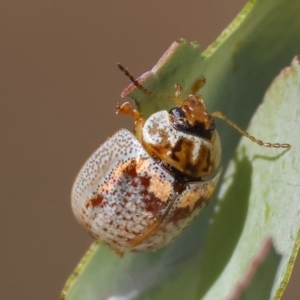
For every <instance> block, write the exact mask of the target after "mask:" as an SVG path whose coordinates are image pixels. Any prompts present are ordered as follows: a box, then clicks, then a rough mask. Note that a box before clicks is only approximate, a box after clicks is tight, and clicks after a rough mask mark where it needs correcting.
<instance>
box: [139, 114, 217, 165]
mask: <svg viewBox="0 0 300 300" xmlns="http://www.w3.org/2000/svg"><path fill="white" fill-rule="evenodd" d="M142 133H143V140H144V142H145V144H151V145H154V146H160V145H161V144H162V143H163V142H164V141H166V142H167V143H168V144H170V146H171V148H174V147H175V145H176V143H177V141H178V140H179V139H181V138H184V139H186V140H190V141H191V142H192V144H193V145H194V147H193V157H192V158H193V161H194V162H195V161H196V159H197V157H198V154H199V152H200V148H201V147H202V146H203V145H205V146H206V147H207V148H213V146H212V144H211V143H210V142H209V141H207V140H205V139H203V138H200V137H197V136H195V135H192V134H186V133H184V132H182V131H179V130H176V129H174V128H173V127H172V125H171V122H170V118H169V113H168V112H167V111H166V110H162V111H159V112H156V113H155V114H152V115H151V116H150V117H149V118H148V119H147V121H146V122H145V124H144V126H143V131H142Z"/></svg>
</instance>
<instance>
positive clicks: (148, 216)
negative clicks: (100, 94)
mask: <svg viewBox="0 0 300 300" xmlns="http://www.w3.org/2000/svg"><path fill="white" fill-rule="evenodd" d="M118 112H119V113H120V114H121V113H124V114H130V115H131V116H134V118H135V120H136V124H135V128H136V137H135V136H134V135H133V134H131V133H130V132H129V131H127V130H120V131H118V132H117V133H116V134H115V135H113V136H112V137H111V138H109V139H108V140H107V141H106V142H105V143H104V144H102V145H101V146H100V147H99V148H98V149H97V150H96V152H95V153H94V154H93V155H92V156H91V157H90V158H89V159H88V161H87V162H86V163H85V165H84V166H83V168H82V169H81V171H80V172H79V174H78V176H77V178H76V180H75V183H74V186H73V190H72V208H73V211H74V214H75V216H76V218H77V220H78V221H79V222H80V223H82V224H83V225H84V226H85V227H86V229H87V230H88V231H89V232H90V233H91V234H92V236H93V237H94V238H96V239H97V240H100V241H102V242H104V243H106V244H108V245H109V246H111V247H112V248H113V249H115V250H116V251H118V252H121V253H123V252H128V251H136V252H137V251H149V250H156V249H159V248H161V247H163V246H165V245H167V244H168V243H170V242H171V241H172V240H173V239H174V238H176V237H177V236H178V235H179V234H180V233H181V232H182V230H183V229H184V228H185V227H186V226H187V225H188V224H189V223H190V222H191V221H192V220H193V219H194V218H195V217H196V216H197V215H198V214H199V212H200V211H201V210H202V208H203V207H204V206H205V205H206V204H207V203H208V201H209V200H210V198H211V196H212V194H213V192H214V190H215V187H216V185H217V181H218V178H219V174H220V172H218V173H217V174H215V176H210V179H205V178H203V177H206V176H208V175H213V174H214V172H215V170H216V169H217V168H218V165H219V162H220V156H221V150H220V149H221V148H220V141H219V136H218V134H217V132H216V130H215V125H214V121H213V120H212V118H211V116H210V115H209V114H208V113H207V112H206V109H205V106H204V103H203V100H202V98H201V97H200V96H196V95H190V96H189V97H188V99H186V100H184V101H182V103H181V105H180V106H178V107H175V108H174V109H172V110H170V112H167V111H160V112H156V113H154V114H153V115H152V116H150V117H149V118H148V119H147V120H144V119H142V118H141V117H140V115H139V113H138V112H136V111H135V110H133V109H132V108H131V106H130V105H129V104H128V103H125V104H124V105H123V106H121V107H118Z"/></svg>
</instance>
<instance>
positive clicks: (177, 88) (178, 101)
mask: <svg viewBox="0 0 300 300" xmlns="http://www.w3.org/2000/svg"><path fill="white" fill-rule="evenodd" d="M117 66H118V68H119V69H120V70H121V71H122V72H123V73H124V74H125V75H126V76H127V77H128V78H129V79H130V81H131V82H132V83H133V84H134V85H135V86H136V87H137V88H138V89H139V90H140V91H142V92H143V93H144V94H146V95H148V96H152V97H158V98H162V99H167V100H171V101H175V103H176V104H178V105H181V104H182V102H183V100H182V99H181V98H180V91H181V87H180V86H179V85H176V86H175V97H171V96H167V95H164V94H160V93H156V92H152V91H149V90H147V89H146V88H145V87H144V86H143V85H142V84H140V83H139V82H138V81H137V80H136V79H135V78H134V77H133V75H132V74H130V73H129V71H128V69H126V68H124V67H123V66H122V65H121V64H120V63H117Z"/></svg>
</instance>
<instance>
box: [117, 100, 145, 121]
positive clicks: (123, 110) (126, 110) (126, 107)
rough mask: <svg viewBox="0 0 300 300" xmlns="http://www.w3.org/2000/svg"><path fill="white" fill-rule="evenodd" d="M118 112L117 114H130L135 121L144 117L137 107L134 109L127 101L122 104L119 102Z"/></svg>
mask: <svg viewBox="0 0 300 300" xmlns="http://www.w3.org/2000/svg"><path fill="white" fill-rule="evenodd" d="M116 114H117V115H129V116H130V117H131V118H133V119H134V120H135V121H137V120H139V119H141V118H142V117H141V115H140V113H139V112H138V111H137V110H136V109H134V108H133V107H132V106H131V104H130V103H129V102H125V103H123V104H122V105H119V104H117V107H116Z"/></svg>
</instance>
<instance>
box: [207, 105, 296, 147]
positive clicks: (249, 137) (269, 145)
mask: <svg viewBox="0 0 300 300" xmlns="http://www.w3.org/2000/svg"><path fill="white" fill-rule="evenodd" d="M211 115H212V116H213V117H216V118H219V119H221V120H223V121H225V122H226V123H227V124H229V125H230V126H232V127H233V128H234V129H236V130H237V131H238V132H239V133H240V134H242V135H244V136H245V137H246V138H248V139H250V140H251V141H252V142H254V143H256V144H258V145H260V146H264V147H269V148H270V147H272V148H290V147H291V145H290V144H280V143H269V142H263V141H261V140H258V139H257V138H255V137H254V136H252V135H250V134H249V133H248V132H247V131H245V130H243V129H241V128H240V127H239V126H238V125H237V124H235V123H234V122H232V121H231V120H230V119H228V118H227V117H226V116H224V115H223V114H222V113H221V112H220V111H215V112H213V113H212V114H211Z"/></svg>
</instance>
